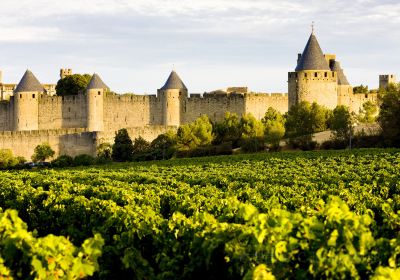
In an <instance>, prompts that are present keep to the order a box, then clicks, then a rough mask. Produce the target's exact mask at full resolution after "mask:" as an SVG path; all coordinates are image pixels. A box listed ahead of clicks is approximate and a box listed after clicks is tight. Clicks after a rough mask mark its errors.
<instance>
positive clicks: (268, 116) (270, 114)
mask: <svg viewBox="0 0 400 280" xmlns="http://www.w3.org/2000/svg"><path fill="white" fill-rule="evenodd" d="M269 121H278V122H280V123H285V117H284V116H283V115H282V114H281V113H280V112H279V111H277V110H275V109H274V108H272V107H268V109H267V112H265V115H264V117H263V119H262V122H263V123H264V125H265V124H267V123H268V122H269Z"/></svg>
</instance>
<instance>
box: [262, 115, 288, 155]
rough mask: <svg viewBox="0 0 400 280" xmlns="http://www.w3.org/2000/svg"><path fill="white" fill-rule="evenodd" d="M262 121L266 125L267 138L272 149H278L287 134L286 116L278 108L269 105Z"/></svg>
mask: <svg viewBox="0 0 400 280" xmlns="http://www.w3.org/2000/svg"><path fill="white" fill-rule="evenodd" d="M262 122H263V124H264V127H265V140H266V142H267V143H268V144H270V145H271V148H272V149H278V148H279V143H280V141H281V139H282V138H283V136H284V135H285V118H284V116H283V115H282V114H281V113H280V112H279V111H277V110H275V109H274V108H272V107H269V108H268V110H267V112H265V115H264V118H263V119H262Z"/></svg>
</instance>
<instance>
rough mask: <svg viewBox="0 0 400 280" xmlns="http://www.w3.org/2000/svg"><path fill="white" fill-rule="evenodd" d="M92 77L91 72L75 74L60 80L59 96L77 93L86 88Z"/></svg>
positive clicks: (57, 86)
mask: <svg viewBox="0 0 400 280" xmlns="http://www.w3.org/2000/svg"><path fill="white" fill-rule="evenodd" d="M90 79H91V75H89V74H83V75H81V74H74V75H70V76H67V77H65V78H63V79H60V80H58V82H57V85H56V92H57V95H58V96H67V95H77V94H78V93H79V92H82V91H84V90H85V89H86V87H87V86H88V84H89V82H90Z"/></svg>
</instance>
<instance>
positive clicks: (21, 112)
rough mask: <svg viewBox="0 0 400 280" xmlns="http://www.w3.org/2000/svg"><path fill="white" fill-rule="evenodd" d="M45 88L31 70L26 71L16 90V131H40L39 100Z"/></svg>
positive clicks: (14, 99) (14, 103) (14, 100)
mask: <svg viewBox="0 0 400 280" xmlns="http://www.w3.org/2000/svg"><path fill="white" fill-rule="evenodd" d="M43 92H44V88H43V86H42V84H40V82H39V81H38V79H37V78H36V77H35V75H33V73H32V72H31V71H29V70H26V72H25V74H24V76H23V77H22V79H21V81H20V82H19V84H18V85H17V87H16V88H15V90H14V96H13V105H14V130H15V131H21V130H38V129H39V98H40V96H41V95H42V94H43Z"/></svg>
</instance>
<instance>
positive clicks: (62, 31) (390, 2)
mask: <svg viewBox="0 0 400 280" xmlns="http://www.w3.org/2000/svg"><path fill="white" fill-rule="evenodd" d="M1 3H2V8H1V17H0V53H1V54H2V55H1V60H0V61H1V62H0V70H2V71H3V81H4V82H5V83H17V82H18V81H19V80H20V79H21V77H22V75H23V73H24V72H25V70H26V69H30V70H32V71H33V72H34V74H35V75H36V76H37V77H38V79H39V80H40V81H41V82H42V83H56V82H57V80H58V79H59V69H60V68H72V69H73V72H74V73H90V74H92V73H94V72H96V73H98V74H99V75H100V76H101V77H102V79H103V80H104V82H105V83H106V84H107V85H108V86H109V87H110V88H111V89H112V90H113V91H116V92H118V93H125V92H133V93H137V94H155V93H156V92H157V89H158V88H160V87H162V86H163V84H164V82H165V80H166V79H167V77H168V75H169V73H170V71H171V70H173V69H174V70H176V71H177V73H178V74H179V75H180V77H181V78H182V80H183V81H184V83H185V84H186V86H187V87H188V89H189V92H191V93H202V92H205V91H211V90H216V89H220V88H226V87H228V86H248V87H249V88H250V89H251V90H253V91H256V92H287V73H288V72H289V71H293V70H294V68H295V67H296V59H297V53H299V52H302V51H303V49H304V46H305V44H306V42H307V40H308V37H309V35H310V32H311V23H312V22H313V21H314V22H315V33H316V36H317V38H318V41H319V43H320V45H321V48H322V50H323V51H324V53H335V54H336V55H337V60H339V61H340V62H341V65H342V67H343V68H344V70H345V74H346V76H347V78H348V80H349V82H350V83H351V84H352V85H353V86H354V85H359V84H364V85H368V86H369V87H370V88H376V87H377V86H378V80H379V78H378V76H379V74H399V76H400V28H398V27H399V26H400V16H399V15H400V1H399V0H353V1H348V0H336V1H333V0H323V1H321V0H318V1H317V0H311V1H308V0H302V1H294V0H279V1H277V0H197V1H188V0H64V1H54V0H18V1H15V0H1Z"/></svg>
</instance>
